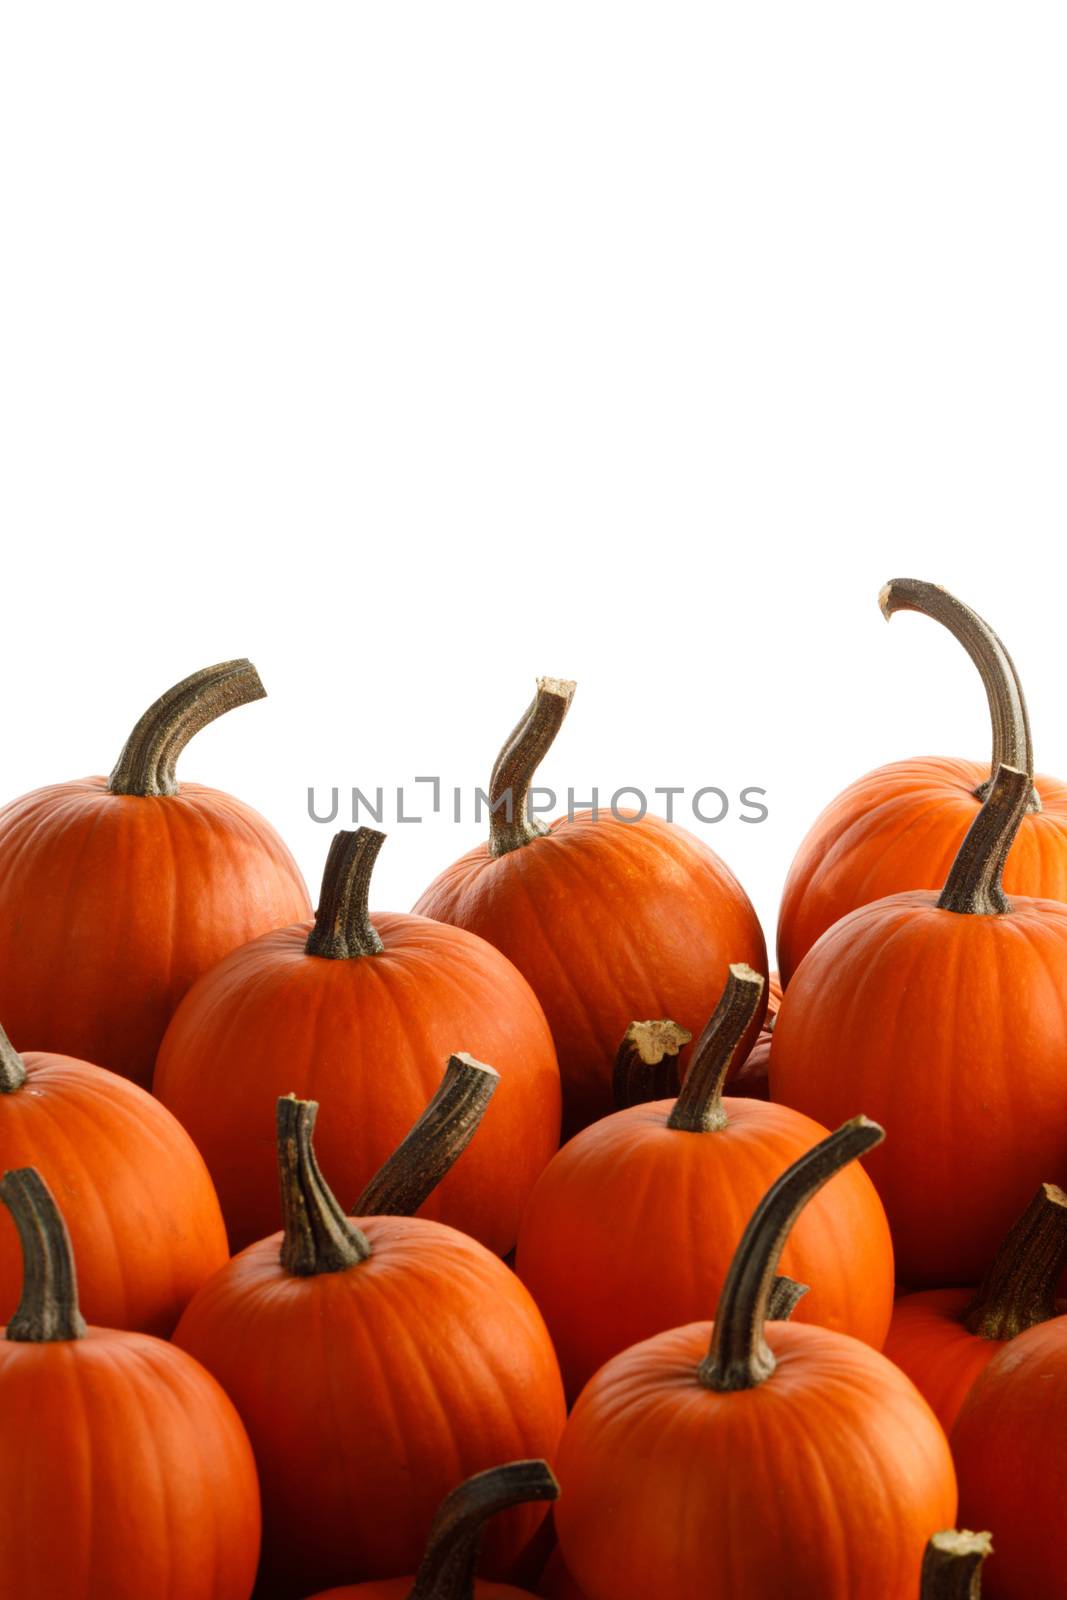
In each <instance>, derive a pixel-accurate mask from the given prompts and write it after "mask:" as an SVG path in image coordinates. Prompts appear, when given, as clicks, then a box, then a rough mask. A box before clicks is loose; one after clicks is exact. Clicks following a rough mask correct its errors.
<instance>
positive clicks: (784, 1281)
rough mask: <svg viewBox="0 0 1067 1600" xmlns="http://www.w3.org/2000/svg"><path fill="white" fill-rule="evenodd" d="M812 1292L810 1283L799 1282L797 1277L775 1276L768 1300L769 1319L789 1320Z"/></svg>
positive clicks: (769, 1320) (770, 1320) (772, 1320)
mask: <svg viewBox="0 0 1067 1600" xmlns="http://www.w3.org/2000/svg"><path fill="white" fill-rule="evenodd" d="M810 1293H811V1285H810V1284H808V1283H798V1282H797V1281H796V1279H795V1278H785V1277H779V1278H775V1280H774V1282H773V1283H772V1284H771V1293H770V1299H769V1300H768V1301H767V1321H768V1322H788V1321H789V1319H790V1317H791V1316H792V1315H793V1312H794V1311H795V1310H796V1308H797V1306H798V1305H799V1304H800V1302H801V1301H802V1300H803V1298H804V1296H805V1295H806V1294H810Z"/></svg>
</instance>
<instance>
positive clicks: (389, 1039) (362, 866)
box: [155, 828, 560, 1255]
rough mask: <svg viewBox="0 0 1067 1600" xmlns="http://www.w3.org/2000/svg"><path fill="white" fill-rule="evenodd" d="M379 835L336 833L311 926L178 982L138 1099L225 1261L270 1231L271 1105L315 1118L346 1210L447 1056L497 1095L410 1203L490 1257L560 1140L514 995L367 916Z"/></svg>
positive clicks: (535, 1014)
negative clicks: (222, 1223) (197, 1186)
mask: <svg viewBox="0 0 1067 1600" xmlns="http://www.w3.org/2000/svg"><path fill="white" fill-rule="evenodd" d="M384 837H385V836H384V834H381V833H378V832H376V831H375V830H374V829H373V828H360V829H358V830H357V831H356V832H354V833H346V832H343V833H339V834H337V835H336V837H335V839H334V841H333V844H332V846H331V849H330V853H329V858H328V860H327V863H326V871H325V875H324V877H323V883H322V891H321V894H320V897H319V909H318V913H317V916H316V919H315V921H314V923H307V922H299V923H296V924H294V925H292V926H290V927H287V928H281V929H278V930H276V931H275V932H273V933H268V934H265V935H263V937H261V938H259V939H256V940H253V941H252V943H250V944H247V945H245V946H244V947H243V948H242V949H240V950H235V951H234V952H233V953H232V954H231V955H229V956H228V957H227V958H226V959H225V960H224V961H222V962H220V963H219V965H218V966H217V967H215V968H214V970H213V971H212V972H209V973H207V974H206V975H205V976H204V977H203V978H202V979H201V980H200V982H199V983H197V984H195V985H194V987H193V988H192V990H191V991H190V993H189V994H188V995H187V996H186V998H185V1000H184V1001H183V1003H182V1005H181V1006H180V1007H179V1008H178V1011H177V1013H176V1014H175V1017H174V1020H173V1022H172V1023H171V1025H170V1027H169V1028H168V1030H167V1035H166V1038H165V1039H164V1040H163V1045H162V1048H161V1050H160V1053H159V1063H158V1067H157V1070H156V1077H155V1092H156V1094H157V1095H158V1096H159V1098H160V1099H161V1100H162V1101H163V1103H164V1105H166V1106H168V1107H169V1108H170V1110H171V1111H173V1112H174V1114H175V1116H177V1117H178V1119H179V1120H180V1121H181V1122H182V1123H183V1124H184V1125H185V1127H186V1128H188V1130H189V1132H190V1133H191V1134H192V1136H193V1138H194V1139H195V1140H196V1143H197V1145H198V1146H199V1147H200V1150H201V1151H202V1153H203V1155H204V1159H205V1160H206V1161H207V1164H208V1167H209V1169H210V1171H211V1174H212V1177H213V1178H214V1180H215V1186H216V1188H217V1190H218V1194H219V1199H220V1201H221V1204H222V1210H223V1215H224V1216H225V1218H226V1223H227V1227H228V1228H229V1232H230V1242H231V1245H232V1246H233V1247H234V1248H235V1249H240V1248H242V1247H243V1246H244V1245H246V1244H249V1243H250V1242H251V1241H253V1240H256V1239H261V1238H263V1236H264V1235H266V1234H269V1233H270V1232H271V1231H272V1230H273V1228H274V1226H275V1222H276V1218H277V1208H278V1200H277V1193H278V1180H277V1173H276V1170H275V1163H274V1158H273V1139H272V1128H273V1118H274V1105H275V1101H276V1100H277V1098H278V1096H279V1095H282V1094H287V1093H289V1092H290V1091H291V1090H292V1091H294V1092H295V1093H297V1094H298V1095H314V1096H315V1098H316V1099H317V1100H318V1101H321V1103H322V1104H323V1105H324V1106H325V1107H326V1109H327V1112H328V1117H327V1118H326V1119H325V1120H324V1124H323V1129H322V1133H321V1135H320V1139H321V1148H322V1159H323V1162H324V1164H325V1165H326V1167H327V1168H328V1170H329V1172H330V1173H331V1175H332V1178H333V1181H334V1183H335V1184H337V1185H338V1186H340V1188H341V1190H342V1193H344V1194H346V1195H347V1196H348V1198H349V1199H353V1198H354V1197H355V1196H356V1195H357V1194H358V1193H359V1192H360V1190H361V1189H362V1188H363V1187H364V1185H365V1184H366V1183H367V1181H368V1179H369V1178H370V1176H371V1174H372V1173H373V1172H374V1171H375V1170H376V1169H377V1168H378V1167H379V1166H380V1165H381V1163H382V1162H383V1161H384V1160H385V1158H386V1156H387V1155H388V1154H389V1152H390V1151H391V1150H392V1149H393V1148H394V1147H395V1145H396V1144H397V1142H398V1141H399V1140H400V1139H401V1138H403V1136H404V1134H405V1132H406V1130H407V1129H408V1128H409V1127H410V1126H411V1124H412V1122H414V1120H415V1119H416V1117H418V1115H419V1114H420V1112H421V1111H422V1110H423V1109H424V1107H425V1106H426V1103H427V1101H428V1100H429V1099H430V1097H431V1095H432V1094H433V1093H434V1091H435V1089H436V1087H437V1084H438V1080H439V1077H440V1072H441V1062H442V1061H443V1060H445V1059H447V1057H448V1055H449V1053H450V1052H451V1051H452V1050H454V1049H455V1047H456V1045H457V1044H463V1045H464V1046H469V1048H470V1051H471V1053H472V1054H474V1055H476V1056H479V1057H480V1058H481V1059H483V1060H487V1061H492V1062H493V1063H494V1065H495V1066H496V1067H497V1068H498V1070H499V1072H500V1077H501V1091H500V1093H499V1095H497V1097H496V1099H495V1101H494V1103H493V1106H492V1108H491V1110H490V1112H489V1115H488V1117H487V1119H486V1124H485V1127H484V1129H483V1130H482V1134H481V1137H480V1138H479V1140H478V1144H477V1145H476V1146H475V1148H474V1149H473V1150H472V1151H471V1152H470V1155H469V1157H468V1159H467V1160H466V1161H465V1162H464V1163H463V1164H462V1166H461V1167H459V1168H457V1169H456V1171H455V1172H453V1173H452V1174H451V1175H450V1176H449V1177H448V1178H447V1179H446V1180H445V1182H444V1183H443V1184H442V1185H441V1188H440V1189H439V1190H438V1191H437V1192H435V1193H434V1194H433V1195H432V1196H431V1197H430V1199H429V1201H428V1203H427V1209H426V1213H425V1214H426V1215H427V1216H430V1217H434V1218H438V1219H440V1220H443V1221H446V1222H449V1223H452V1224H454V1225H455V1226H456V1227H458V1228H460V1229H462V1230H463V1232H465V1233H470V1234H471V1235H473V1237H475V1238H477V1239H480V1240H481V1241H482V1242H483V1243H484V1244H486V1245H488V1246H489V1248H490V1249H493V1250H496V1251H497V1252H498V1253H499V1254H500V1255H503V1254H505V1252H507V1251H508V1250H510V1249H511V1247H512V1246H513V1244H514V1243H515V1235H516V1233H517V1231H518V1225H519V1216H520V1214H521V1212H522V1208H523V1206H524V1205H525V1203H526V1198H527V1195H528V1194H529V1192H530V1189H531V1188H532V1186H533V1183H534V1180H535V1179H536V1178H537V1175H538V1174H539V1172H540V1171H541V1169H542V1167H543V1166H544V1165H545V1163H546V1162H547V1161H548V1159H549V1157H550V1156H551V1155H552V1153H553V1151H554V1150H555V1149H556V1146H557V1144H558V1142H559V1118H560V1084H559V1069H558V1067H557V1065H556V1056H555V1050H554V1048H553V1045H552V1036H551V1034H550V1033H549V1030H548V1024H547V1023H546V1021H545V1017H544V1013H543V1012H542V1010H541V1007H540V1006H539V1005H538V1003H537V999H536V997H535V996H534V994H533V992H532V990H531V989H530V986H529V984H528V983H527V982H526V980H525V979H524V978H523V977H522V975H521V974H520V973H519V972H517V971H516V970H515V968H514V967H513V966H512V965H511V963H510V962H509V961H507V960H506V959H505V957H504V956H502V955H501V954H500V952H499V951H497V950H494V949H493V947H492V946H491V945H489V944H486V942H485V941H484V940H482V939H477V938H475V937H474V936H473V935H472V934H469V933H465V932H463V931H462V930H461V929H458V928H449V927H445V926H443V925H442V924H441V923H436V922H431V921H429V920H428V919H427V918H425V917H416V916H390V915H385V914H381V915H376V916H375V918H374V920H373V922H372V921H371V919H370V915H369V912H368V909H367V906H368V896H369V893H370V882H371V873H372V871H373V867H374V862H375V860H376V858H377V855H378V852H379V850H380V849H381V846H382V843H383V840H384Z"/></svg>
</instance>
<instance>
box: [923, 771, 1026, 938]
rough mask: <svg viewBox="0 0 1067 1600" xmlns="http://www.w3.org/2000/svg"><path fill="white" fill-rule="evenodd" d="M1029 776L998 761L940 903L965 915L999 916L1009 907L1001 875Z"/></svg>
mask: <svg viewBox="0 0 1067 1600" xmlns="http://www.w3.org/2000/svg"><path fill="white" fill-rule="evenodd" d="M1029 791H1030V780H1029V778H1028V777H1027V776H1026V773H1025V772H1020V771H1018V770H1017V769H1016V768H1014V767H998V768H997V770H996V772H995V774H994V776H993V785H992V788H991V789H990V791H989V793H988V794H987V795H986V798H985V800H984V801H983V802H982V809H981V811H979V813H978V815H977V816H976V817H975V819H974V821H973V822H972V823H971V825H970V827H969V828H968V829H967V833H966V836H965V838H964V840H963V843H962V844H961V845H960V847H959V850H958V851H957V853H956V859H955V861H954V862H953V863H952V866H951V867H950V868H949V874H948V877H947V878H946V880H945V887H944V888H943V889H942V891H941V896H940V899H939V900H938V902H937V903H938V905H939V906H940V908H941V910H942V911H955V912H957V913H959V915H961V916H967V917H999V916H1003V915H1004V913H1005V912H1006V911H1010V910H1011V902H1010V901H1009V900H1008V897H1007V895H1006V894H1005V893H1004V887H1003V884H1002V883H1001V878H1002V877H1003V874H1004V865H1005V863H1006V861H1007V859H1008V852H1009V850H1010V849H1011V847H1012V845H1013V844H1014V843H1015V835H1016V834H1017V833H1018V831H1019V824H1020V823H1021V822H1022V820H1023V817H1024V816H1025V815H1026V804H1027V795H1028V794H1029Z"/></svg>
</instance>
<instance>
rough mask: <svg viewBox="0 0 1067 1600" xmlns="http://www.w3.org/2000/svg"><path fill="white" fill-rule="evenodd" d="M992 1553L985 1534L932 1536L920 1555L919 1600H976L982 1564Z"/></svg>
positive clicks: (954, 1530)
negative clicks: (921, 1556)
mask: <svg viewBox="0 0 1067 1600" xmlns="http://www.w3.org/2000/svg"><path fill="white" fill-rule="evenodd" d="M992 1551H993V1540H992V1536H991V1535H990V1534H988V1533H967V1532H960V1531H957V1530H956V1529H955V1528H951V1529H948V1530H946V1532H944V1533H935V1534H934V1536H933V1538H932V1539H931V1540H930V1542H929V1544H928V1545H927V1546H926V1551H925V1554H924V1555H923V1570H922V1588H921V1590H920V1600H978V1596H979V1595H980V1594H981V1592H982V1588H981V1585H982V1564H983V1562H984V1561H985V1560H986V1558H987V1557H988V1556H989V1555H991V1554H992Z"/></svg>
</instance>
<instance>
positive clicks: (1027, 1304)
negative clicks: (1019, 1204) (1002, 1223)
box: [960, 1183, 1067, 1339]
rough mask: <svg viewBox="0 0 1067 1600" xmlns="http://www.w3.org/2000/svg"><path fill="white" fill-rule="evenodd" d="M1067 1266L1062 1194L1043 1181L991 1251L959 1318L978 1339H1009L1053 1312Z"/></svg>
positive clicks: (1066, 1200) (1066, 1211) (1066, 1203)
mask: <svg viewBox="0 0 1067 1600" xmlns="http://www.w3.org/2000/svg"><path fill="white" fill-rule="evenodd" d="M1065 1265H1067V1194H1064V1192H1063V1190H1062V1189H1059V1188H1057V1186H1056V1185H1055V1184H1054V1183H1043V1184H1042V1185H1041V1187H1040V1189H1039V1190H1038V1191H1037V1193H1036V1195H1035V1196H1034V1198H1033V1199H1032V1200H1031V1202H1030V1204H1029V1205H1028V1206H1027V1208H1026V1210H1025V1211H1024V1212H1023V1214H1022V1216H1021V1217H1020V1218H1019V1220H1018V1222H1016V1223H1015V1225H1014V1227H1013V1228H1012V1229H1011V1231H1010V1233H1009V1234H1008V1235H1007V1237H1006V1238H1005V1240H1004V1242H1003V1244H1002V1245H1001V1247H1000V1249H999V1250H998V1251H997V1254H996V1257H995V1258H994V1261H993V1264H992V1266H991V1267H990V1269H989V1271H988V1272H987V1273H986V1275H985V1277H984V1278H983V1280H982V1283H981V1287H980V1288H979V1289H978V1292H977V1293H976V1294H975V1297H974V1299H973V1300H972V1301H971V1303H970V1305H969V1306H968V1307H967V1309H966V1311H964V1313H963V1315H962V1316H961V1318H960V1321H961V1322H962V1323H963V1326H964V1327H965V1328H966V1329H967V1331H968V1333H974V1334H977V1335H978V1337H979V1338H981V1339H1014V1338H1015V1336H1016V1334H1019V1333H1025V1331H1026V1329H1027V1328H1033V1327H1036V1325H1037V1324H1038V1323H1039V1322H1048V1320H1049V1318H1050V1317H1054V1316H1055V1315H1056V1311H1057V1306H1056V1289H1057V1287H1058V1285H1059V1281H1060V1278H1061V1276H1062V1274H1063V1269H1064V1266H1065Z"/></svg>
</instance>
